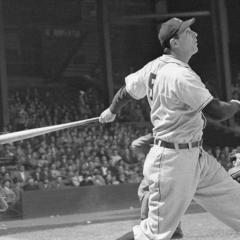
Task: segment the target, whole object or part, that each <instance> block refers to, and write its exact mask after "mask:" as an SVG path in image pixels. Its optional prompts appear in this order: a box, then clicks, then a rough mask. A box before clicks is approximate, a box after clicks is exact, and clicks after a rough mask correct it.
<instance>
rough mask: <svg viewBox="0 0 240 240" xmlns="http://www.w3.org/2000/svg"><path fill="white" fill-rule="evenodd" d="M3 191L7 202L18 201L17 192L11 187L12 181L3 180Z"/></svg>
mask: <svg viewBox="0 0 240 240" xmlns="http://www.w3.org/2000/svg"><path fill="white" fill-rule="evenodd" d="M3 191H4V192H5V195H6V199H7V203H14V202H16V194H15V192H14V191H13V189H12V188H11V181H10V180H4V181H3Z"/></svg>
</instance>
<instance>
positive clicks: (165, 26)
mask: <svg viewBox="0 0 240 240" xmlns="http://www.w3.org/2000/svg"><path fill="white" fill-rule="evenodd" d="M194 22H195V18H191V19H188V20H186V21H183V20H181V19H179V18H171V19H169V20H168V21H166V22H164V23H162V25H161V27H160V29H159V33H158V39H159V40H160V43H161V45H162V47H164V46H165V44H166V42H168V41H169V40H170V39H171V38H172V37H173V36H174V35H175V34H178V33H181V32H183V31H184V30H185V29H186V28H188V27H189V26H191V25H192V24H193V23H194Z"/></svg>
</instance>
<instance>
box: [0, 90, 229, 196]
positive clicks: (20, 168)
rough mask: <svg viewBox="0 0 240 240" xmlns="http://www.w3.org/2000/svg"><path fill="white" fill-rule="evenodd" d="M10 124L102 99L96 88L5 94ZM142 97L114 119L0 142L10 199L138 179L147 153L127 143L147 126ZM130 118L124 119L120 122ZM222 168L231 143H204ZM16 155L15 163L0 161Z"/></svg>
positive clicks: (43, 119)
mask: <svg viewBox="0 0 240 240" xmlns="http://www.w3.org/2000/svg"><path fill="white" fill-rule="evenodd" d="M9 106H10V124H9V126H8V127H7V129H6V131H18V130H23V129H29V128H36V127H42V126H48V125H53V124H59V123H64V122H71V121H76V120H80V119H86V118H90V117H96V116H99V114H100V113H101V112H102V110H103V109H105V105H104V103H103V102H102V101H101V98H100V97H99V94H98V92H97V91H96V90H93V89H89V90H87V91H85V92H84V91H76V90H75V91H66V89H65V90H64V89H54V90H53V89H36V88H35V89H27V90H19V91H14V92H11V94H10V96H9ZM148 110H149V107H148V104H147V102H146V100H143V101H141V102H137V103H134V102H132V103H129V104H128V105H127V107H125V108H123V110H122V114H120V116H124V117H120V118H118V121H117V122H116V123H113V124H106V125H93V126H90V127H85V128H81V127H79V128H71V129H67V130H62V131H57V132H54V133H51V134H47V135H43V136H40V137H35V138H32V139H28V140H23V141H19V142H16V143H12V144H5V145H0V160H1V161H0V164H1V168H0V181H1V184H2V187H1V189H2V190H3V191H4V192H5V193H6V194H8V195H12V199H18V198H19V196H20V195H19V194H20V192H21V191H22V190H25V191H28V190H37V189H42V190H47V189H53V188H55V189H56V188H65V187H81V186H87V185H108V184H121V183H139V182H140V180H141V179H142V165H143V161H144V159H145V156H144V155H142V154H140V153H139V154H138V153H133V152H131V150H130V148H129V146H130V144H131V142H132V141H133V140H134V139H136V138H137V137H139V136H142V135H144V134H147V133H148V132H149V131H150V127H149V125H147V124H146V123H145V124H144V122H146V120H147V119H148V116H147V114H146V112H147V111H148ZM128 120H129V121H130V120H131V121H132V123H127V122H125V123H122V122H123V121H128ZM206 149H207V151H208V152H209V153H211V154H212V155H214V156H215V157H216V158H217V159H218V161H219V162H220V163H221V164H222V165H223V166H224V167H225V168H226V169H229V168H231V167H232V166H233V165H232V162H231V161H230V158H229V156H230V152H232V150H233V149H232V148H230V147H227V146H226V147H225V148H222V149H221V148H220V147H214V148H206ZM10 158H11V159H14V160H15V162H16V166H17V167H12V166H9V167H7V166H4V159H10Z"/></svg>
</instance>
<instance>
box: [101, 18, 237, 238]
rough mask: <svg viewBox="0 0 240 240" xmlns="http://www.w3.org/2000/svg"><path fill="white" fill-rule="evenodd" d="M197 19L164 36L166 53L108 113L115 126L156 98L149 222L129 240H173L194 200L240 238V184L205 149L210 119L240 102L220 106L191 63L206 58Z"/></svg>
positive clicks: (170, 25) (129, 82)
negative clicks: (133, 103) (121, 113)
mask: <svg viewBox="0 0 240 240" xmlns="http://www.w3.org/2000/svg"><path fill="white" fill-rule="evenodd" d="M194 21H195V19H189V20H186V21H182V20H180V19H178V18H171V19H170V20H168V21H167V22H164V23H163V24H162V25H161V28H160V30H159V33H158V38H159V40H160V43H161V46H162V48H163V52H164V54H163V55H162V56H161V57H159V58H157V59H155V60H153V61H151V62H149V63H148V64H146V65H145V66H144V67H143V68H142V69H140V70H139V71H137V72H135V73H132V74H130V75H128V76H127V77H126V78H125V83H126V84H125V86H124V87H122V88H121V89H120V90H119V91H118V93H117V94H116V95H115V97H114V99H113V102H112V104H111V105H110V107H109V108H108V109H106V110H105V111H103V112H102V114H101V116H100V120H99V121H100V122H101V123H105V122H111V121H113V120H114V119H115V117H116V113H117V112H118V110H119V109H120V108H121V107H122V106H123V105H124V104H126V102H127V101H128V100H129V99H131V98H135V99H141V98H143V97H145V96H147V98H148V102H149V105H150V107H151V113H150V114H151V122H152V124H153V134H154V137H155V140H154V145H153V147H152V148H151V149H150V151H149V153H148V155H147V158H146V160H145V163H144V169H143V174H144V178H146V179H147V181H148V182H149V212H148V218H146V219H144V220H142V221H141V223H140V224H139V225H137V226H134V228H133V232H132V233H133V234H132V236H131V235H128V236H127V237H128V239H133V238H134V239H136V240H138V239H139V240H148V239H154V240H155V239H157V240H166V239H170V238H171V236H172V235H173V233H174V231H175V229H176V227H177V225H178V223H179V221H180V219H181V218H182V216H183V215H184V213H185V211H186V209H187V208H188V206H189V204H190V203H191V201H192V199H194V200H195V201H196V202H198V203H199V204H200V205H201V206H202V207H203V208H205V209H206V210H207V211H209V212H210V213H211V214H213V215H214V216H215V217H216V218H218V219H219V220H221V221H222V222H224V223H225V224H227V225H228V226H230V227H232V228H233V229H235V230H236V231H240V204H239V202H240V185H239V184H238V183H237V182H236V181H234V180H233V179H232V178H231V176H230V175H229V174H228V173H227V172H226V171H225V169H224V168H223V167H222V166H221V165H220V164H219V163H218V162H217V160H216V159H215V158H214V157H213V156H210V155H209V154H208V153H207V152H205V151H204V150H203V149H202V130H203V128H204V126H205V124H206V120H205V117H204V114H205V115H209V116H210V117H211V118H213V119H216V120H219V121H220V120H225V119H228V118H230V117H232V116H233V115H234V114H235V113H237V112H238V111H239V110H240V102H239V101H237V100H231V101H229V102H224V101H220V100H219V99H215V98H214V97H213V96H212V95H211V94H210V92H209V91H208V90H207V88H206V87H205V85H204V84H203V83H202V81H201V78H200V77H199V76H198V75H197V74H196V73H195V72H194V71H193V70H192V69H191V67H190V66H189V64H188V62H189V60H190V58H191V57H192V56H193V55H194V54H195V53H197V52H198V42H197V33H196V32H194V31H193V30H192V29H191V28H190V27H191V25H192V24H193V23H194Z"/></svg>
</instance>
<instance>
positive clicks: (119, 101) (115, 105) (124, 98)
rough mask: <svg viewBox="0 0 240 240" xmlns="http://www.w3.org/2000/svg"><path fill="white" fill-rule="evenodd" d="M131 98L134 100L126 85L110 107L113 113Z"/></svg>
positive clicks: (116, 95) (119, 91)
mask: <svg viewBox="0 0 240 240" xmlns="http://www.w3.org/2000/svg"><path fill="white" fill-rule="evenodd" d="M130 100H133V98H132V97H131V96H130V95H129V93H128V92H127V90H126V87H125V86H123V87H121V88H120V89H119V90H118V92H117V93H116V94H115V96H114V98H113V100H112V103H111V105H110V107H109V109H110V111H111V112H112V113H114V114H116V113H117V112H118V111H119V110H120V109H121V108H122V107H123V106H125V105H126V104H127V103H128V102H129V101H130Z"/></svg>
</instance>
